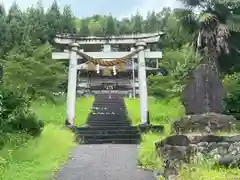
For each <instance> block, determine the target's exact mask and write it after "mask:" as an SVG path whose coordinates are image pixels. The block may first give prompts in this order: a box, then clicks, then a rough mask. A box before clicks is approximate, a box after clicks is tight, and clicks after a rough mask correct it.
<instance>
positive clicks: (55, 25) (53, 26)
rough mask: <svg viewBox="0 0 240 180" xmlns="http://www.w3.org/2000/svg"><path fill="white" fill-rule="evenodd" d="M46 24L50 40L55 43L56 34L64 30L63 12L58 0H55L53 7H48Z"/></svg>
mask: <svg viewBox="0 0 240 180" xmlns="http://www.w3.org/2000/svg"><path fill="white" fill-rule="evenodd" d="M46 25H47V34H48V36H49V41H50V42H51V43H53V39H54V37H55V35H56V34H57V33H60V32H61V31H62V27H61V13H60V8H59V6H58V4H57V1H56V0H54V1H53V3H52V5H51V7H50V8H49V9H48V11H47V13H46Z"/></svg>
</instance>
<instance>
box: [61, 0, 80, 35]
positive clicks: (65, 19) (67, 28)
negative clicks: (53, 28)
mask: <svg viewBox="0 0 240 180" xmlns="http://www.w3.org/2000/svg"><path fill="white" fill-rule="evenodd" d="M74 20H75V19H74V17H73V14H72V10H71V7H70V6H68V5H65V6H64V8H63V14H62V17H61V22H60V24H61V27H62V31H63V32H64V33H74V32H75V26H76V25H75V22H74Z"/></svg>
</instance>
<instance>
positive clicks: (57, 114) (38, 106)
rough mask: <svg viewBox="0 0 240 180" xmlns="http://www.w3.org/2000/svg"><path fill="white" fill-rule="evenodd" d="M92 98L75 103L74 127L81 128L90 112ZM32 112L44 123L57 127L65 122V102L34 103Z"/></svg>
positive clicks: (80, 99) (83, 98)
mask: <svg viewBox="0 0 240 180" xmlns="http://www.w3.org/2000/svg"><path fill="white" fill-rule="evenodd" d="M93 101H94V97H93V96H91V97H81V98H78V99H77V102H76V126H83V125H84V124H85V123H86V121H87V118H88V114H89V112H90V111H91V108H92V104H93ZM32 108H33V111H34V112H35V113H36V114H37V115H38V117H39V118H40V119H42V120H43V121H44V122H45V123H54V124H57V125H64V123H65V120H66V102H65V101H63V102H62V103H57V104H53V103H49V102H41V101H39V102H35V103H34V104H33V106H32Z"/></svg>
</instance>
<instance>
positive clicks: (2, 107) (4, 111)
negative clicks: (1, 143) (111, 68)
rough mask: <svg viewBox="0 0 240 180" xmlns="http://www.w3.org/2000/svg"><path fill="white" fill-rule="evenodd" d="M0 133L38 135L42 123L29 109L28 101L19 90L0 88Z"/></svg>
mask: <svg viewBox="0 0 240 180" xmlns="http://www.w3.org/2000/svg"><path fill="white" fill-rule="evenodd" d="M0 116H1V117H0V134H2V135H4V134H9V133H18V132H25V133H27V134H29V135H31V136H35V135H38V134H39V133H40V132H41V130H42V128H43V126H44V124H43V122H42V121H41V120H38V119H37V117H36V116H35V114H34V113H32V112H31V110H30V102H29V100H28V98H27V97H25V96H24V95H23V94H21V93H20V92H19V91H15V92H13V91H12V90H9V89H5V88H3V87H1V89H0Z"/></svg>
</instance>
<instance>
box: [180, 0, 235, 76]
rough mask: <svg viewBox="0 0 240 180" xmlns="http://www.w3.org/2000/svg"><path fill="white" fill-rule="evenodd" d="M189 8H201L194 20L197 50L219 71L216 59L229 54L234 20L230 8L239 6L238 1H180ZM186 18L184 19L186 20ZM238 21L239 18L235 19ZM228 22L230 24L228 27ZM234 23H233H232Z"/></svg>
mask: <svg viewBox="0 0 240 180" xmlns="http://www.w3.org/2000/svg"><path fill="white" fill-rule="evenodd" d="M181 1H183V2H184V3H185V4H186V5H188V6H190V7H197V6H198V7H201V8H202V9H203V10H202V12H201V13H200V15H199V17H198V18H197V19H196V21H197V24H198V32H197V41H196V46H197V49H198V50H199V51H200V52H201V54H202V55H203V56H204V57H205V60H206V61H207V62H208V63H211V64H212V65H213V66H214V67H215V68H216V69H217V71H219V64H218V59H219V57H220V56H221V55H222V54H224V53H225V54H229V44H228V40H229V36H230V31H235V30H236V29H235V28H234V27H235V26H234V25H233V24H235V22H236V21H234V20H236V18H235V19H234V18H233V17H234V15H233V13H232V8H235V7H236V6H239V3H240V1H239V0H236V1H231V0H225V1H220V0H202V1H198V0H181ZM187 18H188V16H186V18H185V19H187ZM237 19H239V18H237ZM228 22H232V23H231V24H232V25H231V26H229V23H228ZM233 22H234V23H233Z"/></svg>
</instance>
